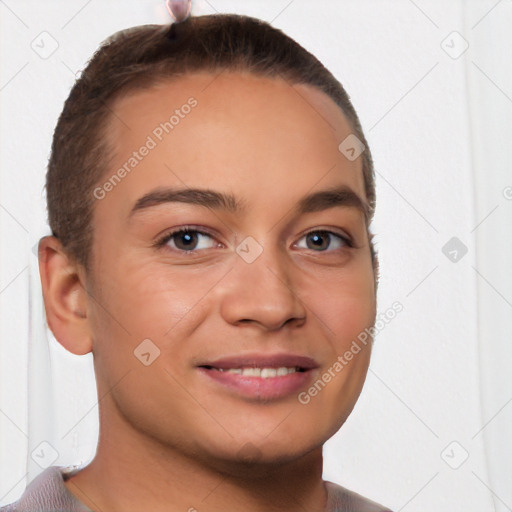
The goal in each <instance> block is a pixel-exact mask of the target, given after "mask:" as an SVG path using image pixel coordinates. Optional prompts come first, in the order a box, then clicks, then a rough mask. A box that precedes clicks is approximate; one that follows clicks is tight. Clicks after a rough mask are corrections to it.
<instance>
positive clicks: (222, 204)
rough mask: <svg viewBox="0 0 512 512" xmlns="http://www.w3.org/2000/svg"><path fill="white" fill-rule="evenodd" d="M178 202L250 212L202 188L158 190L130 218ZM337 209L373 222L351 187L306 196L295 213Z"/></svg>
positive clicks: (221, 194) (241, 203)
mask: <svg viewBox="0 0 512 512" xmlns="http://www.w3.org/2000/svg"><path fill="white" fill-rule="evenodd" d="M174 202H178V203H187V204H194V205H198V206H204V207H206V208H212V209H214V210H225V211H227V212H229V213H237V214H240V213H243V212H245V211H246V205H245V202H244V201H241V200H239V199H237V198H236V197H235V196H234V195H233V194H230V193H226V192H218V191H215V190H210V189H200V188H185V189H177V188H158V189H155V190H152V191H151V192H148V193H147V194H145V195H143V196H142V197H140V198H139V199H138V200H137V201H136V203H135V205H134V206H133V208H132V209H131V211H130V213H129V215H128V217H129V218H131V217H132V216H133V215H134V214H136V213H137V212H140V211H143V210H146V209H148V208H151V207H154V206H158V205H161V204H166V203H174ZM335 207H344V208H353V209H356V210H359V211H360V212H361V213H362V214H363V215H364V217H365V220H368V218H369V214H370V206H369V205H368V203H367V202H366V201H364V200H363V199H361V198H360V197H359V195H357V194H356V192H354V191H353V190H352V189H351V188H350V187H348V186H347V185H342V186H340V187H335V188H331V189H327V190H321V191H319V192H314V193H312V194H309V195H307V196H304V197H303V198H302V199H301V200H300V201H299V202H298V204H297V206H296V207H295V212H296V213H297V214H298V215H300V214H303V213H312V212H319V211H323V210H327V209H329V208H335Z"/></svg>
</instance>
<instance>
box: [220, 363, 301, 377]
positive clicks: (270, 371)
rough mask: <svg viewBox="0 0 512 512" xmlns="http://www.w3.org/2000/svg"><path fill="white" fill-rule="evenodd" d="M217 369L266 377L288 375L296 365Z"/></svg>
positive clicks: (295, 369)
mask: <svg viewBox="0 0 512 512" xmlns="http://www.w3.org/2000/svg"><path fill="white" fill-rule="evenodd" d="M218 370H220V371H221V372H228V373H237V374H239V375H244V376H247V377H262V378H263V379H267V378H269V377H280V376H282V375H288V374H289V373H295V372H296V371H298V369H297V368H296V367H293V368H286V367H284V366H282V367H281V368H230V369H229V370H226V369H224V368H218Z"/></svg>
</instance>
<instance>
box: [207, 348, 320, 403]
mask: <svg viewBox="0 0 512 512" xmlns="http://www.w3.org/2000/svg"><path fill="white" fill-rule="evenodd" d="M318 366H319V365H318V364H317V363H316V362H315V361H314V360H313V359H312V358H309V357H305V356H297V355H292V354H277V355H273V356H270V355H264V354H262V355H252V356H247V355H246V356H235V357H230V358H224V359H220V360H217V361H212V362H206V363H204V364H200V365H198V366H197V368H198V370H199V371H200V373H201V374H202V375H204V376H205V377H207V378H208V380H209V382H210V383H211V382H212V381H213V382H214V383H215V385H216V386H219V385H220V387H221V389H222V390H224V391H226V390H228V391H230V392H231V393H235V394H236V395H237V396H239V397H241V398H246V399H251V400H260V401H261V400H264V401H269V400H276V399H282V398H286V397H289V396H290V395H292V394H294V393H297V392H299V390H300V389H301V388H304V387H306V386H308V385H309V384H310V382H311V380H312V376H313V373H314V370H315V369H316V368H318Z"/></svg>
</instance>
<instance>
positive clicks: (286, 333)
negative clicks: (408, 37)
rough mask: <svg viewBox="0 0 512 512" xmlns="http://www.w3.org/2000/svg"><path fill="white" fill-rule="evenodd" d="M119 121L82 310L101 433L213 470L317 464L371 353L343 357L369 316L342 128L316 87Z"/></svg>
mask: <svg viewBox="0 0 512 512" xmlns="http://www.w3.org/2000/svg"><path fill="white" fill-rule="evenodd" d="M113 109H114V111H115V116H113V117H112V120H111V123H110V126H109V127H108V131H107V133H108V139H109V141H110V142H111V144H112V145H113V146H115V147H116V151H115V154H114V158H113V160H112V163H111V165H110V168H109V172H108V173H107V174H106V175H105V176H104V179H103V181H102V182H101V183H99V187H100V188H98V189H96V191H95V194H96V197H97V198H98V199H97V201H96V203H95V212H94V233H95V235H94V243H93V249H92V250H93V252H92V262H93V263H92V264H93V268H94V282H91V283H89V285H88V286H90V292H91V299H90V300H89V303H88V311H87V316H88V319H89V320H88V321H89V323H90V332H91V335H92V338H93V352H94V364H95V371H96V379H97V384H98V389H99V394H100V396H103V394H104V393H106V392H107V391H109V390H110V393H109V394H108V395H107V396H106V397H105V399H104V400H102V402H101V403H100V407H102V408H103V411H104V414H105V417H108V418H111V419H112V424H116V425H117V426H118V428H119V429H121V428H125V429H127V430H128V429H132V430H133V431H136V432H137V433H138V434H141V435H144V436H148V437H151V438H152V439H156V440H157V441H158V442H159V443H161V444H162V445H164V446H167V447H169V448H173V449H176V450H180V451H182V452H183V453H187V454H195V455H194V456H195V457H204V458H205V459H208V460H219V461H236V460H243V458H244V457H245V456H248V455H249V456H250V455H251V454H252V455H253V456H254V457H256V458H258V459H259V460H261V461H265V462H272V461H285V460H292V459H296V458H298V457H300V456H301V455H303V454H306V453H308V452H310V451H311V450H313V449H314V448H318V447H320V446H321V445H322V444H323V443H324V442H325V441H326V440H327V439H328V438H329V437H331V436H332V435H333V434H334V433H335V432H336V431H337V430H338V429H339V428H340V426H341V425H342V424H343V422H344V421H345V419H346V418H347V416H348V415H349V414H350V412H351V410H352V408H353V407H354V404H355V402H356V400H357V398H358V396H359V393H360V391H361V388H362V386H363V383H364V380H365V376H366V372H367V368H368V364H369V359H370V350H371V349H370V344H367V345H362V344H359V345H360V347H359V351H358V352H357V353H356V354H354V350H352V357H351V358H350V359H348V358H347V357H345V356H344V354H346V352H347V351H350V349H351V346H352V347H353V341H354V340H356V339H357V336H358V335H359V334H360V333H361V332H362V331H364V330H365V328H368V327H371V326H373V323H374V321H375V314H376V311H375V307H376V301H375V289H374V274H373V268H372V261H371V254H370V247H369V239H368V233H367V229H366V224H365V218H364V214H363V211H362V209H360V208H358V206H357V204H358V200H360V201H361V202H362V203H365V202H366V196H365V191H364V181H363V176H362V162H361V157H359V158H357V159H356V160H354V161H350V160H348V159H347V158H345V156H344V155H343V154H342V153H341V152H340V151H339V149H338V146H339V144H340V143H341V142H342V141H343V140H344V139H345V138H346V137H347V136H348V135H349V134H351V133H352V130H351V128H350V126H349V124H348V122H347V121H346V119H345V118H344V116H343V115H342V113H341V111H340V110H339V108H338V107H337V106H336V105H335V103H334V102H333V101H332V100H331V99H330V98H328V97H327V96H326V95H325V94H324V93H322V92H321V91H318V90H316V89H315V88H312V87H310V86H304V85H295V86H293V87H291V86H290V85H289V84H288V83H287V82H285V81H284V80H282V79H270V78H261V77H256V76H253V75H249V74H242V73H224V74H221V75H219V76H218V77H217V78H215V76H214V75H211V74H206V73H205V74H193V75H189V76H186V77H182V78H180V79H179V80H176V81H173V82H166V83H162V84H160V85H159V86H155V87H153V88H151V89H148V90H144V91H142V92H137V93H135V94H131V95H129V96H126V97H124V98H122V99H120V100H119V101H117V102H116V103H115V105H114V106H113ZM171 116H174V117H171ZM166 122H167V124H165V123H166ZM144 146H145V147H146V150H144V149H142V148H143V147H144ZM134 152H136V154H135V153H134ZM123 166H124V167H123ZM122 168H124V169H125V172H122V171H119V169H122ZM114 175H115V176H116V177H114ZM107 183H110V185H108V184H107ZM100 189H101V190H100ZM333 191H338V192H337V193H333ZM329 192H330V193H329ZM308 196H311V197H310V198H309V200H308V199H307V198H308ZM222 198H223V199H222ZM92 297H94V299H92ZM342 360H343V362H341V361H342ZM336 363H337V364H336ZM340 366H341V369H340ZM255 367H257V368H264V370H263V371H262V372H261V373H260V371H259V370H258V369H255ZM265 368H266V369H265ZM279 368H280V370H279ZM297 369H298V371H297ZM315 383H316V387H315ZM315 390H316V392H315ZM197 454H201V455H197Z"/></svg>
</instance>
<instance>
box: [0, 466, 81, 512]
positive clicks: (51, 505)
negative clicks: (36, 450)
mask: <svg viewBox="0 0 512 512" xmlns="http://www.w3.org/2000/svg"><path fill="white" fill-rule="evenodd" d="M73 471H76V469H74V466H68V467H64V466H50V467H48V468H46V469H45V470H43V472H42V473H40V474H39V475H37V476H36V478H34V479H33V480H32V481H31V482H30V483H29V484H28V485H27V488H26V489H25V491H24V493H23V494H22V495H21V497H20V498H19V499H18V500H17V501H15V502H14V503H10V504H9V505H6V506H4V507H0V512H91V510H90V509H89V508H87V507H85V505H83V504H82V503H81V502H79V501H78V500H77V499H76V498H75V497H74V496H73V494H71V493H70V492H69V491H68V489H67V487H66V486H65V485H64V474H67V473H70V472H73Z"/></svg>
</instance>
